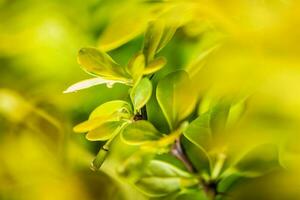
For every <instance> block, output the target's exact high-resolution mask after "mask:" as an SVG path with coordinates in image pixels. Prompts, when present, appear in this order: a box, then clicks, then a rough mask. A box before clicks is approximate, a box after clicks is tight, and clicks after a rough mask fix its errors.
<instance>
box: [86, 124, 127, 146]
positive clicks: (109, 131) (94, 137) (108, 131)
mask: <svg viewBox="0 0 300 200" xmlns="http://www.w3.org/2000/svg"><path fill="white" fill-rule="evenodd" d="M121 125H122V123H121V122H116V121H114V122H106V123H103V124H102V125H100V126H98V127H97V128H95V129H93V130H91V131H89V132H88V133H87V134H86V139H87V140H90V141H105V140H108V139H110V138H111V137H112V136H113V135H115V134H116V132H115V131H118V128H119V127H120V126H121Z"/></svg>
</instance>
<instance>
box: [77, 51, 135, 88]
mask: <svg viewBox="0 0 300 200" xmlns="http://www.w3.org/2000/svg"><path fill="white" fill-rule="evenodd" d="M77 59H78V63H79V64H80V65H81V66H82V68H83V69H84V70H85V71H87V72H88V73H91V74H93V75H96V76H99V77H101V78H104V79H108V80H121V81H123V82H126V83H128V84H130V82H131V80H130V76H129V74H127V73H126V71H125V69H124V68H123V67H121V66H120V65H119V64H117V63H116V62H115V61H114V60H113V59H112V58H111V57H110V56H109V55H108V54H106V53H105V52H102V51H100V50H98V49H96V48H82V49H81V50H80V51H79V53H78V57H77Z"/></svg>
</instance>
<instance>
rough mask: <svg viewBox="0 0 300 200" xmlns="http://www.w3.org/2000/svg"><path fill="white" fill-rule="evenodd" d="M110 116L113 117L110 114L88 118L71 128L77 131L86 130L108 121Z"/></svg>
mask: <svg viewBox="0 0 300 200" xmlns="http://www.w3.org/2000/svg"><path fill="white" fill-rule="evenodd" d="M112 118H113V116H112V115H106V116H101V117H97V118H93V119H89V120H87V121H85V122H82V123H80V124H78V125H76V126H75V127H74V128H73V130H74V132H78V133H83V132H87V131H90V130H93V129H95V128H97V127H99V126H101V125H102V124H103V123H105V122H106V121H108V120H110V119H112Z"/></svg>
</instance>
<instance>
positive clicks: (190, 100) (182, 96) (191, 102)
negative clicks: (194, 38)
mask: <svg viewBox="0 0 300 200" xmlns="http://www.w3.org/2000/svg"><path fill="white" fill-rule="evenodd" d="M156 98H157V101H158V103H159V105H160V107H161V109H162V111H163V113H164V115H165V117H166V119H167V121H168V124H169V126H170V129H171V130H173V129H174V128H177V126H178V125H179V123H180V122H181V121H182V120H183V119H185V118H186V117H187V116H188V115H190V114H191V113H192V112H193V109H194V107H195V104H196V101H197V97H196V95H195V92H194V89H193V86H192V85H191V81H190V79H189V77H188V74H187V73H186V72H185V71H183V70H180V71H176V72H173V73H171V74H169V75H167V76H166V77H164V78H163V79H162V80H160V81H159V83H158V85H157V89H156Z"/></svg>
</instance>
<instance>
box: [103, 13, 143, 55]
mask: <svg viewBox="0 0 300 200" xmlns="http://www.w3.org/2000/svg"><path fill="white" fill-rule="evenodd" d="M132 12H134V10H132ZM147 22H148V20H147V19H146V16H143V15H140V14H139V13H136V12H135V14H134V15H132V14H131V12H129V13H122V14H120V15H119V16H118V17H117V18H115V19H113V20H112V21H111V22H110V23H109V25H108V26H107V27H106V28H105V30H104V32H103V34H102V35H101V36H100V38H99V41H98V44H99V45H98V46H99V48H100V49H101V50H103V51H105V52H107V51H110V50H113V49H116V48H118V47H120V46H122V45H123V44H125V43H127V42H129V41H130V40H132V39H133V38H135V37H136V36H138V35H139V34H141V33H142V32H143V31H144V30H145V29H146V27H147Z"/></svg>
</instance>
